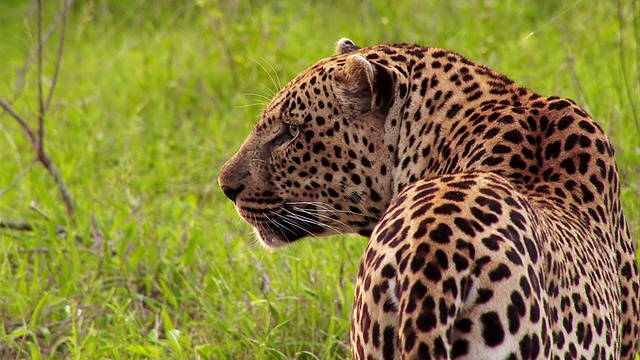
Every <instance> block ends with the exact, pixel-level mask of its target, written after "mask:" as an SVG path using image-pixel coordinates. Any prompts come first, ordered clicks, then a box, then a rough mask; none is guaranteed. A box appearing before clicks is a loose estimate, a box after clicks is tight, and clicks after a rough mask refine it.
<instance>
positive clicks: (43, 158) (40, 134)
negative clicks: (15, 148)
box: [0, 0, 75, 230]
mask: <svg viewBox="0 0 640 360" xmlns="http://www.w3.org/2000/svg"><path fill="white" fill-rule="evenodd" d="M63 1H64V2H63V6H62V9H61V10H60V13H59V14H58V17H57V18H56V22H55V23H54V26H52V28H51V29H50V31H49V33H48V34H47V37H46V38H43V36H42V0H37V13H38V14H37V18H38V19H37V23H38V24H37V26H38V45H37V49H36V52H35V53H36V59H37V62H38V79H37V86H38V115H37V120H38V127H37V131H34V129H33V128H32V127H31V126H30V125H29V123H28V122H27V120H26V119H25V118H24V117H22V116H21V115H20V114H19V113H18V112H17V111H16V110H15V109H14V108H13V107H12V106H11V104H10V103H8V102H6V101H5V100H3V99H1V98H0V107H2V108H3V109H4V110H5V111H6V112H7V113H8V114H9V115H10V116H11V117H12V118H14V119H15V120H16V121H17V122H18V123H19V124H20V126H21V127H22V128H23V130H24V131H25V132H26V133H27V137H28V138H29V142H31V145H32V146H33V148H34V150H35V152H36V157H37V159H38V161H39V162H40V163H41V164H42V165H43V166H44V167H45V169H47V171H48V172H49V174H50V175H51V176H52V177H53V180H54V181H55V183H56V185H58V191H59V192H60V196H61V197H62V200H63V202H64V204H65V207H66V210H67V214H68V216H69V221H70V222H71V224H72V225H75V206H74V204H73V197H72V196H71V192H70V191H69V188H68V187H67V185H66V183H65V182H64V179H63V178H62V175H60V171H58V167H57V166H56V164H55V163H54V162H53V160H52V159H51V157H50V156H49V154H48V153H47V152H46V151H45V147H44V136H45V135H44V125H45V115H46V111H47V109H48V108H49V104H50V103H51V98H52V96H53V91H54V89H55V86H56V83H57V79H58V74H59V70H60V63H61V61H62V53H63V48H64V34H65V29H66V18H67V12H68V9H69V7H70V6H71V3H72V0H63ZM58 19H59V20H58ZM58 23H60V24H61V26H60V40H59V43H58V52H57V56H56V60H55V70H54V73H53V79H52V83H51V87H50V89H49V93H48V95H47V97H46V99H45V96H44V91H43V84H42V77H43V73H42V57H43V55H42V50H43V47H44V42H45V41H46V40H47V39H48V37H49V35H50V34H51V33H52V32H53V30H54V29H55V27H56V26H57V24H58ZM30 168H31V167H29V168H28V169H30ZM22 176H24V174H21V176H20V177H19V178H21V177H22ZM13 185H15V184H12V185H11V186H13ZM6 191H8V190H5V191H3V192H2V195H4V194H5V193H6ZM20 229H21V230H28V229H23V228H20ZM31 230H32V229H31Z"/></svg>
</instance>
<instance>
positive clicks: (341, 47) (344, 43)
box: [336, 38, 360, 55]
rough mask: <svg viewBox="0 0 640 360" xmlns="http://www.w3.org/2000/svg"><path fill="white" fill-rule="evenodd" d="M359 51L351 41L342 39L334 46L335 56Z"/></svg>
mask: <svg viewBox="0 0 640 360" xmlns="http://www.w3.org/2000/svg"><path fill="white" fill-rule="evenodd" d="M358 49H360V47H359V46H357V45H356V44H355V43H354V42H353V41H352V40H351V39H347V38H342V39H340V40H338V43H337V44H336V55H342V54H348V53H350V52H354V51H356V50H358Z"/></svg>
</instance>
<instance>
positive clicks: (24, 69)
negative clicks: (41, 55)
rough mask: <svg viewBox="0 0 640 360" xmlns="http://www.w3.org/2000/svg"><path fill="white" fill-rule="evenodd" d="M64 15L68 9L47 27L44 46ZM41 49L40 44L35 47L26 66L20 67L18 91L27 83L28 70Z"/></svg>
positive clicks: (16, 87)
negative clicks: (25, 79)
mask: <svg viewBox="0 0 640 360" xmlns="http://www.w3.org/2000/svg"><path fill="white" fill-rule="evenodd" d="M63 16H66V11H65V12H64V13H63V12H60V13H58V14H57V15H56V18H55V19H54V20H53V22H52V23H51V26H49V29H47V33H46V34H45V35H44V36H43V38H42V46H44V45H45V44H46V43H47V42H48V41H49V38H51V35H52V34H53V32H54V31H55V30H56V28H57V27H58V23H60V20H62V17H63ZM39 51H40V45H38V46H37V47H36V48H35V49H33V51H32V52H31V54H29V57H28V58H27V60H26V61H25V62H24V66H23V67H22V69H20V71H19V73H18V76H17V79H16V83H15V91H16V93H19V92H20V90H21V89H22V87H23V86H24V84H25V81H24V78H25V76H26V74H27V70H29V68H30V67H31V64H33V62H34V60H35V59H36V55H37V54H38V52H39Z"/></svg>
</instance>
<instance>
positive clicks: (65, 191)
mask: <svg viewBox="0 0 640 360" xmlns="http://www.w3.org/2000/svg"><path fill="white" fill-rule="evenodd" d="M39 159H40V162H41V163H42V165H44V167H45V168H46V169H47V171H48V172H49V174H51V176H53V180H54V181H55V182H56V184H57V185H58V191H60V196H62V201H64V205H65V207H66V208H67V214H68V215H69V221H71V224H72V225H74V226H75V223H76V222H75V220H76V211H75V206H74V205H73V197H72V196H71V192H70V191H69V188H68V187H67V184H66V183H65V182H64V179H62V175H60V172H59V171H58V167H57V166H56V164H54V163H53V161H51V158H50V157H49V155H48V154H47V153H45V152H42V154H40V157H39Z"/></svg>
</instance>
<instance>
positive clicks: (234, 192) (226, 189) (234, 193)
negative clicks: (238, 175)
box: [220, 185, 244, 203]
mask: <svg viewBox="0 0 640 360" xmlns="http://www.w3.org/2000/svg"><path fill="white" fill-rule="evenodd" d="M220 187H221V188H222V192H223V193H224V194H225V195H226V196H227V197H228V198H229V200H231V201H233V202H234V203H235V202H236V198H238V195H240V193H241V192H242V190H244V185H240V186H238V187H237V188H235V189H234V188H232V187H231V186H227V185H220Z"/></svg>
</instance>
